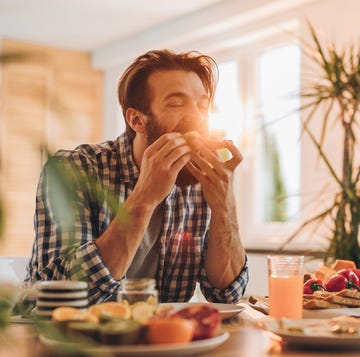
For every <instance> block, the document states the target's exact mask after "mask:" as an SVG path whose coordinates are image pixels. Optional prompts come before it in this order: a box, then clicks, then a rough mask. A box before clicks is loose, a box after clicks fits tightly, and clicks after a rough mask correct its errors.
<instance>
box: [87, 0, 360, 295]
mask: <svg viewBox="0 0 360 357" xmlns="http://www.w3.org/2000/svg"><path fill="white" fill-rule="evenodd" d="M359 13H360V2H359V1H358V0H313V1H302V0H299V1H285V2H281V1H273V2H271V4H269V2H265V1H253V2H246V1H225V2H223V3H219V4H218V5H216V7H213V8H212V9H211V11H210V10H209V11H205V12H203V13H197V14H194V15H193V16H190V17H188V18H183V19H181V18H179V19H177V21H175V22H173V23H170V24H168V26H166V25H164V26H163V27H161V28H157V29H153V30H152V31H149V32H147V33H146V34H137V36H136V38H129V39H125V40H124V41H122V42H121V43H118V44H115V45H112V46H109V47H107V48H105V49H99V50H98V51H96V52H95V53H94V54H93V61H94V65H95V66H98V67H100V68H103V69H104V70H105V83H104V85H105V95H106V97H107V102H106V108H105V122H106V123H105V126H106V128H107V130H106V131H105V135H111V137H113V136H114V133H116V134H118V133H120V131H122V130H123V128H124V126H123V119H122V118H121V114H120V113H119V109H118V104H117V102H116V95H115V92H114V88H116V83H117V78H118V76H119V75H120V74H121V72H122V71H123V69H124V68H125V67H126V66H127V65H128V64H129V63H130V61H131V60H132V59H133V58H135V56H137V55H139V54H141V53H143V52H144V51H146V50H148V49H150V48H163V47H168V48H172V49H174V50H181V51H182V50H191V49H196V50H200V51H202V52H205V53H208V54H210V55H212V56H214V57H215V58H216V59H218V60H220V59H221V58H222V56H223V53H224V52H228V53H229V52H231V51H246V49H247V44H249V43H251V40H252V39H258V38H266V36H268V35H269V34H272V33H274V32H276V31H278V32H279V31H283V29H281V26H280V24H286V23H291V22H292V21H299V22H300V31H299V35H300V37H301V38H303V39H306V40H309V31H308V27H307V25H306V20H310V21H311V23H312V24H313V25H314V26H315V28H316V29H318V30H319V31H320V33H321V34H323V35H324V36H325V37H326V38H328V39H331V40H333V41H334V42H335V43H336V44H338V45H340V46H342V45H343V44H346V43H348V42H349V41H354V40H356V41H357V40H358V38H359V34H360V23H359V19H358V14H359ZM288 35H289V34H288ZM355 43H356V42H355ZM303 68H304V72H305V73H307V70H308V68H307V63H306V59H305V58H304V59H303ZM110 98H112V99H110ZM332 135H333V136H332V137H331V140H330V143H331V144H330V147H329V148H328V149H329V150H330V153H329V155H330V156H331V157H332V158H334V160H336V158H337V157H338V155H337V154H338V148H339V147H340V146H339V145H340V140H341V137H340V136H339V135H338V131H336V130H334V131H333V134H332ZM302 158H303V163H302V165H303V167H306V171H305V170H304V171H303V172H304V174H303V177H302V186H303V194H304V197H303V200H302V208H303V215H304V216H305V215H307V214H309V213H310V210H314V209H315V208H316V209H318V207H314V206H311V205H309V203H310V202H316V203H319V200H316V199H314V197H315V195H317V196H318V193H319V192H320V191H321V189H322V187H323V185H324V182H326V180H327V179H328V174H327V172H326V170H325V169H324V168H323V167H321V166H320V167H319V160H318V155H317V154H316V152H315V151H314V147H313V146H312V144H311V143H310V142H309V140H308V139H306V138H304V141H303V149H302ZM305 172H306V174H305ZM309 193H310V194H309ZM307 244H311V242H308V243H307ZM259 248H261V247H259ZM266 248H267V249H269V250H271V249H274V246H271V245H270V244H267V247H266ZM249 264H250V269H251V271H250V273H251V281H250V284H249V287H248V290H247V294H260V295H263V294H264V293H265V292H266V291H267V286H266V284H264V281H266V280H265V279H266V257H265V256H264V255H258V254H250V255H249ZM316 264H320V262H319V261H318V262H317V263H316ZM316 264H315V266H316ZM310 268H311V267H310Z"/></svg>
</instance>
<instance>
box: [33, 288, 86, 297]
mask: <svg viewBox="0 0 360 357" xmlns="http://www.w3.org/2000/svg"><path fill="white" fill-rule="evenodd" d="M37 297H38V299H39V298H46V299H50V298H55V299H79V298H87V297H88V292H87V290H83V291H74V292H71V293H64V292H62V291H58V292H54V293H53V292H48V291H46V290H45V291H39V292H38V293H37Z"/></svg>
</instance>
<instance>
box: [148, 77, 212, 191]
mask: <svg viewBox="0 0 360 357" xmlns="http://www.w3.org/2000/svg"><path fill="white" fill-rule="evenodd" d="M148 86H149V90H150V98H151V105H150V113H148V115H147V116H148V121H147V124H146V129H147V144H148V145H151V144H152V143H153V142H154V141H156V140H157V139H158V138H159V137H160V136H161V135H163V134H165V133H170V132H179V133H183V134H185V133H187V132H189V131H194V130H195V131H198V132H199V133H200V134H202V135H206V134H207V133H208V114H209V105H210V100H209V96H208V94H207V93H206V90H205V88H204V86H203V84H202V82H201V80H200V78H199V77H198V75H197V74H196V73H194V72H187V71H182V70H169V71H159V72H156V73H153V74H152V75H150V77H149V79H148ZM196 182H198V181H197V180H196V178H195V177H194V176H193V175H191V174H190V172H189V171H188V170H187V168H186V167H184V168H183V169H182V170H181V171H180V172H179V175H178V178H177V181H176V184H177V185H178V186H180V187H184V186H188V185H191V184H194V183H196Z"/></svg>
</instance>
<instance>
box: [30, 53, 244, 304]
mask: <svg viewBox="0 0 360 357" xmlns="http://www.w3.org/2000/svg"><path fill="white" fill-rule="evenodd" d="M216 83H217V65H216V63H215V61H214V60H213V59H212V58H211V57H209V56H206V55H202V54H200V53H197V52H188V53H174V52H171V51H169V50H161V51H149V52H147V53H145V54H144V55H141V56H139V57H138V58H136V59H135V61H134V62H133V63H132V64H131V65H130V66H129V67H128V68H127V69H126V71H125V72H124V74H123V75H122V76H121V78H120V80H119V85H118V97H119V102H120V105H121V107H122V111H123V116H124V118H125V121H126V131H125V132H124V133H123V134H122V135H120V136H119V137H118V138H117V139H116V140H114V141H107V142H104V143H101V144H99V145H81V146H79V147H77V148H76V149H75V150H71V151H69V150H67V151H65V150H60V151H58V152H57V153H56V154H55V155H54V157H52V158H50V159H49V161H48V162H47V164H46V165H45V166H44V169H43V171H42V174H41V177H40V181H39V185H38V192H37V199H36V212H35V232H36V236H35V241H34V245H33V251H32V258H31V260H30V262H29V265H28V274H27V277H26V279H25V280H26V281H30V282H35V281H37V280H65V279H71V280H85V281H87V282H88V284H89V299H90V303H99V302H102V301H106V300H109V299H116V294H117V291H118V289H119V287H120V285H121V280H122V279H124V278H129V277H130V278H136V277H140V278H153V279H156V287H157V290H158V293H159V301H160V302H183V301H188V300H189V299H190V298H191V297H192V296H193V294H194V291H195V286H196V283H197V282H198V283H199V285H200V287H201V291H202V293H203V295H204V296H205V298H206V299H207V300H208V301H211V302H223V303H235V302H237V301H239V299H240V298H241V297H242V296H243V294H244V291H245V288H246V285H247V282H248V268H247V257H246V253H245V251H244V248H243V245H242V241H241V238H240V234H239V226H238V221H237V215H236V205H235V197H234V191H233V177H234V170H235V168H236V167H237V166H238V164H239V163H240V162H241V154H240V152H239V151H238V149H237V148H236V147H235V146H234V145H233V143H232V142H230V141H219V140H212V139H210V138H209V136H208V134H209V133H208V115H209V111H210V108H211V104H212V101H213V98H214V92H215V88H216ZM221 148H226V149H228V150H229V151H230V152H231V154H232V157H231V159H229V160H228V161H225V162H224V161H223V160H221V159H220V157H219V156H218V155H217V154H216V149H221ZM54 168H56V171H55V172H56V173H54ZM62 177H63V178H64V180H61V178H62ZM59 187H60V189H59ZM56 188H57V189H56ZM59 191H60V195H59V194H58V192H59ZM62 203H64V204H62ZM65 203H67V204H68V206H69V207H70V208H71V209H70V208H68V209H67V208H65V206H66V205H65Z"/></svg>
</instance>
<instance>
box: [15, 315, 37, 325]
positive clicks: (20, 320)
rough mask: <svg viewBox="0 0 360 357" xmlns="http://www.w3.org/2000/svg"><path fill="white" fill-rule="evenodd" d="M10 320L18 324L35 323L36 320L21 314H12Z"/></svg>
mask: <svg viewBox="0 0 360 357" xmlns="http://www.w3.org/2000/svg"><path fill="white" fill-rule="evenodd" d="M10 322H12V323H16V324H33V323H34V320H33V319H31V318H29V317H24V316H21V315H12V316H10Z"/></svg>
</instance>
